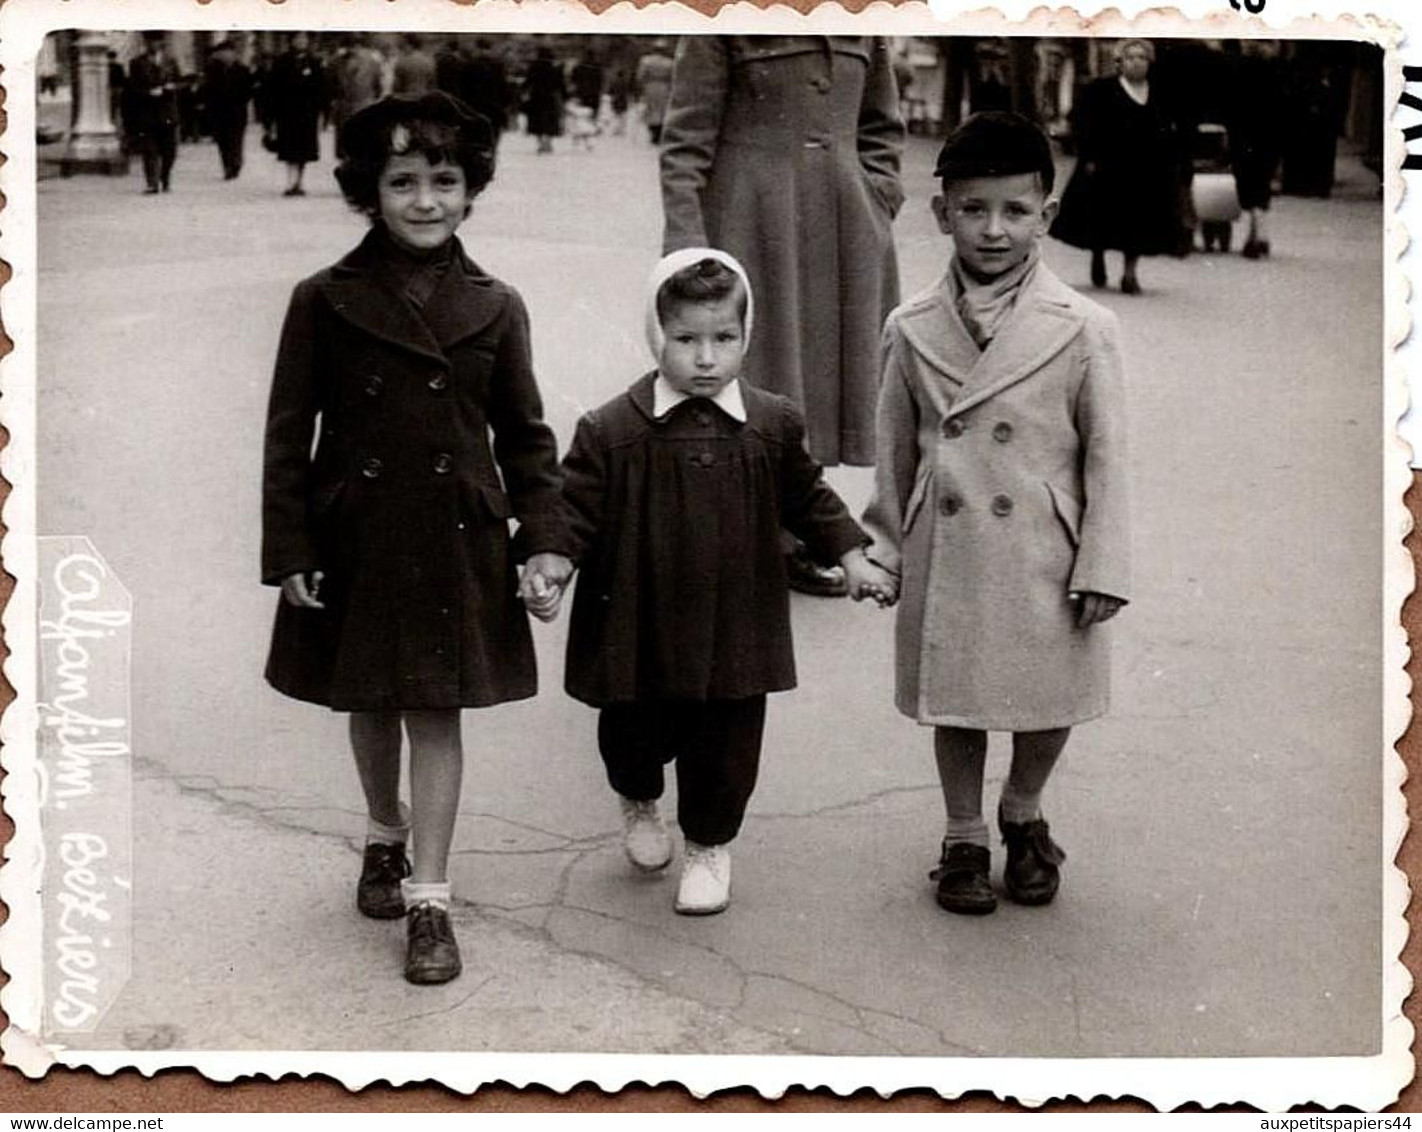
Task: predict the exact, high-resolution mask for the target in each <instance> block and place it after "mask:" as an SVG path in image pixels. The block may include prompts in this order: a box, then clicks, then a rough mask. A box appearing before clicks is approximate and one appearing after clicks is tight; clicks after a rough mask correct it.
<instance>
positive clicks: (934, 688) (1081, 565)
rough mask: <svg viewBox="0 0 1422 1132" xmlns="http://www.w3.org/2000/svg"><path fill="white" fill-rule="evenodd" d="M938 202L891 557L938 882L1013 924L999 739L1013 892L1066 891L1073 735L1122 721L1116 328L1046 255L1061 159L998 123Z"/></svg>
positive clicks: (890, 510) (898, 343) (899, 647)
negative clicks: (1066, 764)
mask: <svg viewBox="0 0 1422 1132" xmlns="http://www.w3.org/2000/svg"><path fill="white" fill-rule="evenodd" d="M935 175H936V176H937V177H938V178H939V179H940V181H941V190H942V191H941V193H940V195H938V196H936V197H935V198H934V201H933V211H934V215H935V216H936V217H937V219H938V224H939V227H940V229H941V230H942V232H943V233H944V234H945V235H948V236H951V237H952V238H953V255H952V259H951V260H950V262H949V265H948V271H947V273H946V275H945V276H944V277H943V279H942V280H941V281H940V282H939V283H938V284H937V285H936V286H934V287H933V288H932V289H930V290H929V291H927V292H926V293H925V294H923V295H921V296H920V297H918V298H916V299H913V300H911V301H909V302H907V303H905V304H904V305H902V306H901V307H899V308H898V309H897V310H895V311H894V312H893V313H892V314H891V315H890V316H889V320H888V323H887V326H886V328H885V335H884V373H883V385H882V388H881V390H880V400H879V412H878V426H877V429H878V431H877V437H878V453H879V464H878V467H877V470H876V484H875V493H874V497H873V500H872V501H871V503H870V505H869V507H868V509H867V510H866V512H865V516H864V525H865V527H866V528H867V529H868V531H869V533H870V534H871V536H872V537H873V540H874V541H873V545H872V546H871V547H870V549H869V556H870V558H871V559H873V560H874V561H875V562H877V563H879V564H881V565H882V566H884V567H885V568H886V569H887V570H889V571H890V572H891V573H893V574H894V575H895V576H897V578H898V579H899V586H900V589H901V595H900V599H899V606H898V615H897V629H896V675H897V679H896V684H897V691H896V702H897V706H898V708H899V710H900V711H901V712H903V714H905V715H907V716H909V717H910V718H912V719H914V720H916V721H917V722H919V723H921V724H925V725H928V726H932V727H933V728H934V754H935V756H936V760H937V764H938V774H939V779H940V782H941V785H942V789H943V799H944V803H945V808H946V810H947V819H948V820H947V832H946V836H945V838H944V841H943V847H942V853H941V857H940V863H939V866H938V869H937V870H935V872H934V877H935V879H936V880H937V900H938V903H939V904H940V905H941V906H942V907H944V908H945V909H947V910H948V911H951V912H959V913H967V914H981V913H986V912H991V911H993V909H994V908H995V907H996V904H997V900H996V896H995V894H994V892H993V888H992V885H991V882H990V878H989V866H990V860H991V858H990V852H989V848H988V846H989V839H988V828H987V824H986V822H985V821H984V819H983V812H982V792H983V771H984V763H985V758H986V753H987V734H986V733H987V732H988V731H1010V732H1012V747H1013V750H1012V763H1011V769H1010V772H1009V774H1008V778H1007V781H1006V782H1005V784H1004V786H1003V791H1002V797H1001V800H1000V802H999V806H998V812H997V820H998V828H999V830H1000V832H1001V835H1002V837H1003V840H1004V842H1005V844H1006V848H1007V862H1006V867H1005V870H1004V874H1003V881H1004V887H1005V889H1006V892H1007V895H1008V897H1009V898H1011V899H1012V900H1014V901H1016V902H1018V903H1021V904H1045V903H1048V902H1049V901H1051V900H1052V898H1053V897H1054V896H1055V895H1056V892H1057V887H1058V884H1059V881H1060V871H1059V866H1060V865H1061V863H1062V861H1063V860H1064V859H1065V854H1064V853H1063V852H1062V850H1061V848H1060V847H1059V846H1058V845H1057V844H1056V842H1055V841H1054V840H1053V839H1052V837H1051V835H1050V831H1049V828H1048V824H1047V822H1046V820H1045V819H1044V818H1043V817H1042V814H1041V808H1040V800H1041V796H1042V791H1043V788H1044V787H1045V786H1046V783H1047V780H1048V778H1049V776H1050V775H1051V772H1052V769H1053V767H1054V765H1055V764H1056V761H1057V759H1058V757H1059V756H1060V754H1061V752H1062V749H1063V747H1064V746H1065V744H1066V741H1067V738H1068V737H1069V735H1070V733H1071V727H1072V725H1074V724H1076V723H1080V722H1082V721H1085V720H1088V719H1092V718H1095V717H1097V716H1099V715H1101V714H1102V713H1103V712H1105V710H1106V707H1107V701H1108V696H1109V678H1110V652H1109V646H1110V638H1109V636H1108V635H1107V632H1106V630H1105V628H1104V625H1103V623H1104V622H1106V621H1109V620H1110V619H1111V618H1112V617H1113V616H1114V615H1115V614H1116V612H1117V611H1118V610H1119V609H1120V608H1121V606H1122V605H1124V604H1125V601H1126V595H1127V593H1128V590H1129V545H1130V544H1129V535H1128V528H1127V513H1126V490H1125V489H1126V465H1125V447H1124V438H1123V433H1124V427H1125V414H1124V407H1123V404H1122V378H1121V354H1120V346H1119V335H1118V331H1117V324H1116V318H1115V316H1114V315H1113V314H1111V313H1110V312H1109V311H1107V310H1105V309H1104V308H1102V307H1100V306H1098V305H1097V304H1095V303H1093V302H1091V301H1090V300H1088V299H1085V298H1083V297H1082V296H1080V295H1078V294H1077V293H1076V292H1075V291H1073V290H1071V289H1070V288H1069V287H1067V286H1066V285H1064V284H1063V283H1062V282H1061V281H1060V280H1058V279H1057V277H1056V276H1055V275H1053V274H1052V272H1051V271H1050V270H1049V269H1048V268H1047V267H1046V266H1045V265H1043V264H1042V263H1041V261H1040V255H1039V250H1038V243H1039V241H1040V240H1041V238H1042V236H1043V235H1044V234H1045V233H1046V231H1047V228H1048V226H1049V225H1050V223H1051V220H1052V217H1053V215H1054V214H1055V210H1056V202H1055V201H1054V200H1053V199H1052V197H1051V191H1052V185H1053V179H1054V170H1053V163H1052V154H1051V148H1050V146H1049V144H1048V142H1047V139H1046V137H1045V136H1044V135H1043V134H1042V132H1041V130H1039V129H1038V128H1037V127H1036V126H1035V125H1033V124H1032V123H1031V122H1029V121H1027V120H1026V119H1024V118H1021V117H1019V116H1018V115H1016V114H1010V113H1005V112H988V113H982V114H978V115H975V116H974V117H972V118H970V119H968V120H967V121H966V122H964V123H963V125H962V126H960V127H959V128H958V129H957V130H956V131H955V132H954V133H953V134H952V135H951V136H950V137H949V138H948V140H947V142H946V143H945V144H944V146H943V148H942V151H941V153H940V154H939V158H938V164H937V169H936V173H935Z"/></svg>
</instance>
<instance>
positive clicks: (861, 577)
mask: <svg viewBox="0 0 1422 1132" xmlns="http://www.w3.org/2000/svg"><path fill="white" fill-rule="evenodd" d="M840 565H841V566H843V567H844V578H845V582H846V583H848V587H849V596H850V597H852V598H853V599H854V600H855V601H863V600H864V599H865V598H866V597H872V598H873V599H874V600H875V601H876V602H877V603H878V605H879V608H880V609H887V608H888V607H889V606H891V605H893V604H894V603H895V602H896V601H898V600H899V583H898V579H897V578H895V577H894V576H893V575H892V574H890V573H889V572H888V571H887V570H885V569H884V568H883V567H882V566H879V565H877V564H875V563H873V562H870V561H869V557H868V556H867V555H866V554H865V553H864V551H862V550H854V551H850V552H849V553H848V554H846V555H845V556H844V557H843V558H842V559H840Z"/></svg>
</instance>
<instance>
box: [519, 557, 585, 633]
mask: <svg viewBox="0 0 1422 1132" xmlns="http://www.w3.org/2000/svg"><path fill="white" fill-rule="evenodd" d="M572 576H573V564H572V563H571V562H570V561H569V560H568V559H566V558H564V557H563V556H562V555H561V554H551V553H548V552H544V553H542V554H535V555H533V557H531V558H530V559H529V560H528V564H527V565H526V566H524V568H523V577H522V578H520V579H519V583H518V596H519V598H520V599H521V600H522V601H523V604H524V606H525V608H527V610H528V611H529V612H530V613H531V614H533V616H535V617H537V618H538V619H539V620H540V621H552V620H553V619H554V618H555V617H557V616H558V607H559V606H560V605H561V604H562V602H563V587H564V586H566V585H567V584H568V579H570V578H571V577H572Z"/></svg>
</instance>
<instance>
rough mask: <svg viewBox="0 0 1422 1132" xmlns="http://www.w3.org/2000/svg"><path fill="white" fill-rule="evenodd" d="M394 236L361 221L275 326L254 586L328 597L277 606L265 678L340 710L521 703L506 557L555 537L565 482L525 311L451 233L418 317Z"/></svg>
mask: <svg viewBox="0 0 1422 1132" xmlns="http://www.w3.org/2000/svg"><path fill="white" fill-rule="evenodd" d="M385 247H386V244H385V243H384V242H383V239H382V236H381V233H380V232H379V231H378V230H372V232H371V234H370V235H369V236H368V237H367V238H366V239H365V240H364V241H363V242H362V243H361V244H360V246H358V247H357V248H356V249H355V250H354V251H352V252H351V253H350V254H349V255H347V256H346V257H345V258H344V259H342V260H341V261H340V262H339V263H337V264H335V265H334V266H333V267H330V268H327V269H326V270H324V271H321V272H319V273H317V274H316V275H314V276H312V277H311V278H309V279H307V280H305V281H303V282H302V283H300V284H298V285H297V287H296V290H295V292H294V293H293V295H292V299H291V306H290V308H289V310H288V312H287V318H286V324H285V326H284V327H283V330H282V337H281V347H280V351H279V354H278V357H277V365H276V374H275V377H274V379H273V383H272V393H271V403H270V407H269V411H268V419H267V436H266V465H265V481H264V485H263V486H264V492H263V544H262V577H263V580H264V581H265V582H266V583H268V584H272V585H275V584H278V583H279V582H280V581H281V579H282V578H284V577H286V576H288V575H290V574H294V573H298V572H306V571H311V570H318V569H319V570H322V571H324V572H325V580H324V582H323V584H322V588H321V591H320V595H319V596H320V599H321V600H322V601H323V602H324V603H325V604H326V607H327V608H326V609H324V610H312V609H299V608H297V607H295V606H292V605H289V604H287V603H286V602H284V601H283V602H281V604H280V608H279V611H278V614H277V620H276V627H275V630H274V632H273V638H272V648H271V654H270V658H269V661H268V665H267V678H268V680H269V681H270V682H271V683H272V685H273V686H274V687H276V688H277V689H278V690H279V691H282V692H284V693H286V694H287V695H290V696H294V697H296V698H297V699H301V700H309V701H312V702H315V703H323V704H328V705H330V706H331V707H334V708H340V709H344V710H356V709H393V708H452V707H462V706H465V707H477V706H483V705H487V704H493V703H498V702H501V701H504V700H513V699H520V698H524V697H527V696H531V695H533V694H534V692H535V691H536V690H537V681H536V674H535V667H534V656H533V647H532V639H531V635H530V633H529V629H528V619H527V615H526V614H525V612H524V609H523V607H522V605H521V604H520V603H519V601H518V599H517V596H516V591H517V574H516V570H515V561H516V560H519V559H522V558H523V557H526V556H527V555H528V554H532V553H535V552H537V551H539V550H543V549H547V548H548V547H549V546H550V545H551V543H552V542H553V541H554V533H555V532H556V530H557V527H558V517H557V510H558V486H559V477H558V465H557V449H556V443H555V441H554V438H553V434H552V432H551V431H550V430H549V428H548V427H547V425H546V424H544V422H543V411H542V403H541V400H540V397H539V393H538V387H537V385H536V383H535V381H534V377H533V371H532V368H531V361H530V352H529V338H528V319H527V315H526V313H525V311H524V307H523V302H522V300H521V299H520V298H519V296H518V294H517V293H516V292H515V291H514V290H513V289H512V288H510V287H508V286H507V285H506V284H504V283H501V282H499V281H498V280H497V279H493V278H491V277H490V276H488V275H486V274H484V273H483V272H482V271H481V270H480V269H479V268H478V267H477V266H476V265H475V264H474V263H473V262H472V261H470V260H469V259H468V258H467V257H466V256H465V254H464V251H463V249H462V247H460V245H459V243H458V241H457V240H456V241H454V247H453V249H452V257H451V262H450V263H449V265H448V267H447V268H446V270H445V271H444V273H443V276H442V277H441V281H440V283H439V285H438V287H437V289H436V290H435V291H434V293H433V294H432V295H431V296H430V298H429V300H428V301H427V303H426V304H425V306H424V309H423V315H421V313H419V312H417V311H416V308H415V307H414V306H413V305H412V304H411V303H410V302H409V301H408V300H407V299H405V298H404V297H403V295H401V294H400V293H399V292H398V288H396V287H395V286H394V285H393V284H392V283H391V278H392V277H391V274H390V272H389V271H388V270H385V269H384V267H383V264H385V263H386V261H385V260H384V259H383V258H382V257H383V256H388V255H389V254H390V253H389V252H388V251H386V252H382V249H383V248H385ZM318 414H319V417H320V422H321V425H320V437H319V443H318V446H317V451H316V454H315V456H314V458H313V457H312V456H311V441H312V435H313V428H314V425H315V421H316V418H317V416H318ZM490 428H492V430H493V436H494V440H493V445H492V448H491V446H490V442H489V433H490ZM496 460H497V463H496ZM501 475H502V482H501ZM506 489H507V490H506ZM510 516H513V517H516V518H517V519H518V520H519V523H520V527H519V530H518V535H517V539H516V540H512V541H511V539H510V535H509V525H508V520H509V518H510Z"/></svg>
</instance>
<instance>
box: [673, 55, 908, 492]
mask: <svg viewBox="0 0 1422 1132" xmlns="http://www.w3.org/2000/svg"><path fill="white" fill-rule="evenodd" d="M903 136H904V125H903V119H902V117H901V116H900V113H899V95H898V87H897V84H896V82H895V79H894V69H893V65H892V63H891V61H890V58H889V49H888V46H887V44H886V43H885V41H884V40H881V39H874V38H868V37H863V36H710V35H689V36H684V37H683V38H682V40H681V42H680V43H679V45H678V46H677V53H676V66H675V71H674V73H673V77H672V90H671V101H670V104H669V105H668V107H667V114H666V123H665V126H664V132H663V135H662V158H661V170H662V206H663V211H664V213H665V217H666V232H665V236H664V239H663V244H664V246H663V249H662V250H663V251H664V252H671V251H676V250H678V249H680V248H685V247H693V246H699V245H709V246H711V247H716V248H722V249H724V250H726V251H728V252H730V253H731V254H732V255H734V256H735V257H736V258H737V259H738V260H740V261H741V263H742V264H744V265H745V268H746V272H747V274H749V276H750V281H751V287H752V289H753V290H754V291H755V297H756V306H757V308H758V311H757V314H758V317H757V319H756V335H755V338H754V339H753V340H752V341H751V345H750V353H749V354H748V355H747V357H746V366H745V376H746V377H747V378H748V379H749V380H750V381H751V382H753V383H754V384H756V385H759V386H760V387H761V388H764V389H770V390H772V391H773V392H776V393H780V394H783V395H785V396H787V397H789V398H790V399H791V400H792V401H794V402H795V404H796V405H798V406H800V407H801V409H802V410H803V412H804V414H805V421H806V424H807V426H808V429H809V437H810V451H811V453H812V454H813V455H814V457H815V459H817V460H819V461H820V462H821V463H823V464H839V463H844V464H861V465H863V464H872V463H873V462H874V403H875V397H876V395H877V392H878V388H879V333H880V331H881V329H882V328H883V325H884V318H885V316H886V315H888V313H889V311H890V310H892V309H893V307H894V304H895V303H897V302H898V297H899V282H898V267H897V263H896V261H895V258H894V243H893V232H892V222H893V218H894V216H895V214H896V213H897V212H898V210H899V206H900V205H901V204H902V203H903V189H902V187H901V186H900V184H899V160H900V151H901V149H902V147H903Z"/></svg>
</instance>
